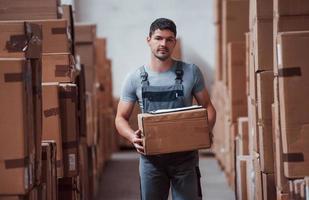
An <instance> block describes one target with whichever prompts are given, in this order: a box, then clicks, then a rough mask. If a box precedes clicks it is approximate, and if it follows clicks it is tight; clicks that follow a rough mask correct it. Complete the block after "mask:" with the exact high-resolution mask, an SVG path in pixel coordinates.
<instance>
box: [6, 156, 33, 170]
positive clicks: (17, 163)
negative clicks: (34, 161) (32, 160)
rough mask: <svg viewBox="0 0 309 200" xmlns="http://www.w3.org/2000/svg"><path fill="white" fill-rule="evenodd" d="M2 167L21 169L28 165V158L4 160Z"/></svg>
mask: <svg viewBox="0 0 309 200" xmlns="http://www.w3.org/2000/svg"><path fill="white" fill-rule="evenodd" d="M4 165H5V168H6V169H12V168H23V167H26V166H27V165H29V157H25V158H20V159H10V160H5V161H4Z"/></svg>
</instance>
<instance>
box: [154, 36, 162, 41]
mask: <svg viewBox="0 0 309 200" xmlns="http://www.w3.org/2000/svg"><path fill="white" fill-rule="evenodd" d="M154 39H155V40H162V37H160V36H156V37H155V38H154Z"/></svg>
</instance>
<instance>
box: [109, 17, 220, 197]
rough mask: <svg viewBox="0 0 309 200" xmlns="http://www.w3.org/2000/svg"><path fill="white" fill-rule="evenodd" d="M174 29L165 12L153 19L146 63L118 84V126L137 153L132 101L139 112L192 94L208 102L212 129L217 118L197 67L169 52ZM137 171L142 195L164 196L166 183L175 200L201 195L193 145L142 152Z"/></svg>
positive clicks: (180, 103)
mask: <svg viewBox="0 0 309 200" xmlns="http://www.w3.org/2000/svg"><path fill="white" fill-rule="evenodd" d="M176 34H177V32H176V25H175V23H174V22H173V21H171V20H169V19H165V18H159V19H157V20H155V21H154V22H153V23H152V24H151V26H150V31H149V36H148V37H147V43H148V45H149V47H150V50H151V59H150V63H149V64H148V65H144V66H142V67H140V68H138V69H137V70H135V71H134V72H133V73H131V74H129V75H128V77H127V79H126V81H125V82H124V86H123V88H122V94H121V97H120V102H119V105H118V110H117V115H116V120H115V123H116V127H117V130H118V132H119V134H120V135H122V136H123V137H125V138H126V139H128V140H129V141H130V142H131V143H132V144H133V145H134V147H135V148H136V150H137V152H139V153H143V151H144V148H143V146H142V139H141V131H140V130H132V128H131V127H130V126H129V124H128V120H129V118H130V115H131V112H132V110H133V107H134V104H135V102H136V101H138V102H139V105H140V107H141V110H142V111H143V112H149V111H152V110H157V109H165V108H179V107H185V106H190V105H192V99H193V96H194V97H195V99H196V100H197V102H198V104H199V105H202V106H203V107H205V108H207V111H208V119H209V124H210V128H211V129H212V127H213V126H214V123H215V118H216V111H215V109H214V107H213V105H212V103H211V101H210V98H209V95H208V92H207V90H206V88H205V84H204V79H203V76H202V74H201V71H200V70H199V68H198V67H197V66H196V65H193V64H187V63H184V62H181V61H176V60H173V59H172V58H171V54H172V52H173V49H174V47H175V45H176ZM179 123H181V122H179ZM139 172H140V178H141V180H140V181H141V198H142V200H166V199H167V198H168V193H169V189H170V186H171V191H172V196H173V200H198V199H202V191H201V185H200V171H199V168H198V152H197V151H187V152H179V153H169V154H161V155H155V156H145V155H142V154H141V155H140V166H139Z"/></svg>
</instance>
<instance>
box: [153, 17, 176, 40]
mask: <svg viewBox="0 0 309 200" xmlns="http://www.w3.org/2000/svg"><path fill="white" fill-rule="evenodd" d="M157 29H160V30H166V29H167V30H170V31H172V32H173V33H174V34H175V37H176V35H177V31H176V24H175V23H174V22H173V21H172V20H170V19H166V18H158V19H156V20H155V21H154V22H152V23H151V25H150V29H149V37H151V36H152V34H153V33H154V32H155V31H156V30H157Z"/></svg>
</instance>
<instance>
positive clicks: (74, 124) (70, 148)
mask: <svg viewBox="0 0 309 200" xmlns="http://www.w3.org/2000/svg"><path fill="white" fill-rule="evenodd" d="M59 98H60V99H59V101H60V119H61V135H62V148H63V162H64V163H63V164H64V166H63V170H64V176H65V177H73V176H77V175H78V167H79V164H78V159H79V156H78V143H79V132H78V131H79V127H78V111H77V86H76V85H75V84H59Z"/></svg>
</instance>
